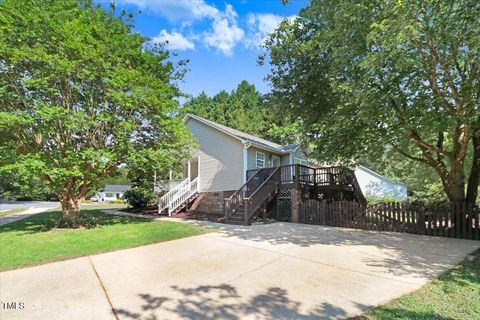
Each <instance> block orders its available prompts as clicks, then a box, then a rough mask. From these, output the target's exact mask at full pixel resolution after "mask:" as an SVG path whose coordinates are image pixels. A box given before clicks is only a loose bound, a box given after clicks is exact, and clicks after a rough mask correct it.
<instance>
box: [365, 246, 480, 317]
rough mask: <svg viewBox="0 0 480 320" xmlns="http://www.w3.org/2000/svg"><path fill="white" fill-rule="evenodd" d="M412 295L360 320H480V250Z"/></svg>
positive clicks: (379, 308) (376, 309) (382, 307)
mask: <svg viewBox="0 0 480 320" xmlns="http://www.w3.org/2000/svg"><path fill="white" fill-rule="evenodd" d="M474 256H475V259H474V260H473V261H466V260H465V261H463V262H462V263H460V264H459V265H457V266H455V267H454V268H452V269H450V270H449V271H448V272H447V273H445V274H443V275H442V276H440V277H439V278H437V279H435V280H433V281H432V282H430V283H429V284H427V285H425V286H423V287H422V288H420V289H418V290H417V291H415V292H412V293H410V294H407V295H404V296H402V297H400V298H398V299H395V300H393V301H391V302H389V303H387V304H385V305H382V306H379V307H376V308H374V309H372V310H371V311H370V312H367V314H365V315H363V316H362V317H361V318H360V319H368V320H374V319H421V320H423V319H465V320H468V319H472V320H478V319H480V250H477V251H476V252H475V254H474Z"/></svg>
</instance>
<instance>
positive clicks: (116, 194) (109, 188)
mask: <svg viewBox="0 0 480 320" xmlns="http://www.w3.org/2000/svg"><path fill="white" fill-rule="evenodd" d="M130 188H131V187H130V186H129V185H125V184H107V185H106V186H105V189H104V190H103V191H101V192H97V193H96V194H95V195H94V196H93V197H92V198H91V200H94V201H112V200H117V199H122V198H123V194H124V193H125V191H127V190H129V189H130Z"/></svg>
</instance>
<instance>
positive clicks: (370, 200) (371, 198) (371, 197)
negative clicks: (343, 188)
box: [365, 195, 402, 205]
mask: <svg viewBox="0 0 480 320" xmlns="http://www.w3.org/2000/svg"><path fill="white" fill-rule="evenodd" d="M365 199H367V203H368V204H369V205H374V204H379V203H386V202H402V200H400V199H398V198H395V197H391V196H383V197H381V196H374V195H366V196H365Z"/></svg>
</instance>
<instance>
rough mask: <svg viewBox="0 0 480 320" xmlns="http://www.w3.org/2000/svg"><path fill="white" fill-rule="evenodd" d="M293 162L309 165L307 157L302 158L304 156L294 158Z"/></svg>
mask: <svg viewBox="0 0 480 320" xmlns="http://www.w3.org/2000/svg"><path fill="white" fill-rule="evenodd" d="M293 163H294V164H297V163H298V164H299V165H303V166H308V161H307V160H305V159H302V158H297V157H294V158H293Z"/></svg>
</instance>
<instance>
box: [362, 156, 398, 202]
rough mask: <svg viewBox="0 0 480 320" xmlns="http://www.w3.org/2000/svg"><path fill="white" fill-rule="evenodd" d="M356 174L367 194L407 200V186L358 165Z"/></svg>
mask: <svg viewBox="0 0 480 320" xmlns="http://www.w3.org/2000/svg"><path fill="white" fill-rule="evenodd" d="M355 176H356V178H357V181H358V184H359V185H360V188H361V189H362V192H363V194H364V195H365V196H374V197H380V198H381V197H393V198H396V199H398V200H402V201H405V200H407V186H406V185H404V184H402V183H398V182H394V181H392V180H389V179H387V178H385V177H384V176H382V175H380V174H378V173H376V172H374V171H372V170H370V169H368V168H366V167H364V166H361V165H358V166H357V167H356V168H355Z"/></svg>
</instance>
